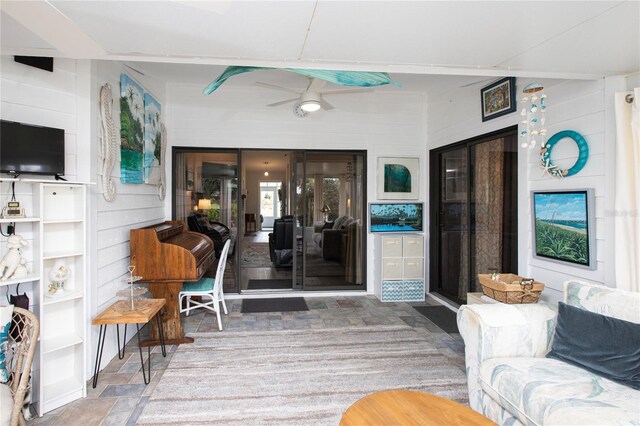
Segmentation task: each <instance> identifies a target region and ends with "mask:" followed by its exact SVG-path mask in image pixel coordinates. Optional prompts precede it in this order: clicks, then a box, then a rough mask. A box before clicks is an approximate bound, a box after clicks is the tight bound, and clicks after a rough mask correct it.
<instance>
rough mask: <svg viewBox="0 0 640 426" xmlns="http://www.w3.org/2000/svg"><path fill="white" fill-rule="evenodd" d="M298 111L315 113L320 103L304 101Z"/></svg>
mask: <svg viewBox="0 0 640 426" xmlns="http://www.w3.org/2000/svg"><path fill="white" fill-rule="evenodd" d="M300 109H302V110H303V111H304V112H315V111H318V110H319V109H320V102H319V101H316V100H308V101H304V102H302V103H301V104H300Z"/></svg>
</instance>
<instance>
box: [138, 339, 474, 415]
mask: <svg viewBox="0 0 640 426" xmlns="http://www.w3.org/2000/svg"><path fill="white" fill-rule="evenodd" d="M190 336H192V337H194V338H195V342H194V343H193V344H190V345H181V346H180V347H179V348H178V350H177V351H176V353H175V354H174V356H173V358H172V360H171V362H170V364H169V367H168V368H167V370H166V371H165V373H164V375H163V376H162V378H161V379H160V382H159V383H158V385H157V386H156V388H155V389H154V391H153V393H152V395H151V397H150V398H149V402H148V403H147V405H146V407H145V408H144V411H143V412H142V414H141V415H140V417H139V419H138V424H163V423H164V424H223V425H337V424H338V423H339V422H340V418H341V416H342V414H343V413H344V411H345V410H346V409H347V408H349V406H350V405H351V404H352V403H354V402H355V401H357V400H358V399H360V398H362V397H364V396H365V395H368V394H370V393H374V392H379V391H382V390H388V389H414V390H420V391H424V392H430V393H434V394H437V395H440V396H443V397H446V398H450V399H453V400H455V401H458V402H462V403H467V401H468V399H467V389H466V378H465V375H464V373H463V372H462V370H461V369H460V368H458V367H456V366H454V365H453V364H452V363H451V362H450V361H449V360H448V359H447V357H446V356H445V355H443V354H441V353H440V352H438V350H437V349H436V348H435V347H434V346H433V344H431V343H429V342H428V341H427V340H426V339H425V337H424V336H422V335H420V334H418V333H417V332H416V331H415V330H414V329H413V328H411V327H408V326H370V327H349V328H336V329H319V330H283V331H264V332H260V331H255V332H253V331H251V332H226V331H225V332H222V333H194V334H190Z"/></svg>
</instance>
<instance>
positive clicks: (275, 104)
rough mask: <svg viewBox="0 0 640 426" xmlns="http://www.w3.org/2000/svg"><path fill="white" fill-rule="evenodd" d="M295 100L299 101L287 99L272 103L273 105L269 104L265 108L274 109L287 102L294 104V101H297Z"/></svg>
mask: <svg viewBox="0 0 640 426" xmlns="http://www.w3.org/2000/svg"><path fill="white" fill-rule="evenodd" d="M297 100H300V98H291V99H287V100H284V101H280V102H274V103H272V104H269V105H267V106H270V107H274V106H279V105H284V104H288V103H289V102H294V101H297Z"/></svg>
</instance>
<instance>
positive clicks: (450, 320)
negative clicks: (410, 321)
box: [413, 306, 459, 333]
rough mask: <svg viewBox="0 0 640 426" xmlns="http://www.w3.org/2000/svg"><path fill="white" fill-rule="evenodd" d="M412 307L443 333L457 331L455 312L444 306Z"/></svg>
mask: <svg viewBox="0 0 640 426" xmlns="http://www.w3.org/2000/svg"><path fill="white" fill-rule="evenodd" d="M413 309H415V310H416V311H418V312H420V313H421V314H422V315H424V316H425V317H426V318H427V319H428V320H429V321H431V322H432V323H434V324H435V325H437V326H438V327H440V328H441V329H442V330H443V331H444V332H445V333H459V331H458V324H457V323H456V313H455V312H454V311H452V310H451V309H449V308H447V307H446V306H414V307H413Z"/></svg>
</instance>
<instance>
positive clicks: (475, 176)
mask: <svg viewBox="0 0 640 426" xmlns="http://www.w3.org/2000/svg"><path fill="white" fill-rule="evenodd" d="M516 143H517V140H516V135H515V130H506V131H502V132H496V133H494V134H491V135H485V136H481V137H479V138H476V139H474V140H470V141H467V142H463V143H459V144H455V145H454V146H452V147H445V148H441V149H438V150H435V152H432V154H431V155H432V162H431V165H432V181H433V182H434V184H433V185H432V189H431V191H432V193H431V200H432V207H431V208H432V216H433V217H435V218H436V226H435V228H432V250H431V257H432V259H431V264H432V265H434V268H433V269H432V271H431V282H432V283H433V287H435V289H436V291H437V292H439V293H441V294H442V295H443V296H445V297H447V298H448V299H450V300H452V301H454V302H456V303H460V304H462V303H466V300H467V293H469V292H478V291H482V287H481V285H480V283H479V282H478V279H477V274H479V273H492V272H516V271H517V267H518V265H517V256H518V248H517V245H518V242H517V213H518V212H517V205H518V201H517V199H518V196H517V191H518V161H517V160H518V154H517V145H516Z"/></svg>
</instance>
